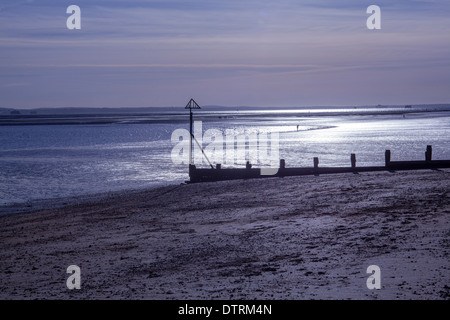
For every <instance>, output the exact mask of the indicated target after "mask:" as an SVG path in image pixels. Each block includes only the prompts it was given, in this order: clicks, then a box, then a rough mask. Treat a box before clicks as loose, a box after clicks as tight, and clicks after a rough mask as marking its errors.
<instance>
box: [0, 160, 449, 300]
mask: <svg viewBox="0 0 450 320" xmlns="http://www.w3.org/2000/svg"><path fill="white" fill-rule="evenodd" d="M449 191H450V170H449V169H443V170H418V171H409V172H368V173H360V174H351V173H350V174H333V175H322V176H303V177H285V178H267V179H258V180H251V179H250V180H238V181H223V182H214V183H201V184H187V185H186V184H183V185H174V186H168V187H163V188H157V189H151V190H141V191H128V192H122V193H114V194H105V195H97V196H95V197H89V198H84V199H83V198H79V199H77V200H76V201H75V202H74V201H72V203H70V204H67V205H61V202H60V203H59V205H58V206H52V205H51V204H48V205H47V207H46V208H45V206H42V205H41V206H40V207H36V206H28V207H24V208H21V210H22V211H25V212H22V213H15V214H8V215H4V216H0V239H1V240H0V261H1V267H0V299H164V300H165V299H183V300H184V299H205V300H211V299H233V300H234V299H269V300H285V299H289V300H302V299H420V300H422V299H423V300H435V299H450V262H449V252H450V220H449V217H450V216H449V214H450V195H449ZM55 203H56V202H55ZM18 211H20V210H18ZM70 265H77V266H79V267H80V268H81V289H80V290H76V289H74V290H69V289H68V288H67V286H66V280H67V278H68V277H69V276H70V275H69V274H68V273H66V269H67V267H68V266H70ZM370 265H377V266H379V267H380V270H381V289H372V290H371V289H368V288H367V285H366V281H367V278H368V277H369V276H370V274H368V273H366V270H367V267H368V266H370Z"/></svg>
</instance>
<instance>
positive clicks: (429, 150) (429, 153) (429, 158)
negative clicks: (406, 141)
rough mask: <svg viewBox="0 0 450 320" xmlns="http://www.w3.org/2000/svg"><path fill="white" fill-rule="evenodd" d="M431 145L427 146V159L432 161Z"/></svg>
mask: <svg viewBox="0 0 450 320" xmlns="http://www.w3.org/2000/svg"><path fill="white" fill-rule="evenodd" d="M431 152H432V150H431V146H429V145H428V146H427V151H426V152H425V161H431Z"/></svg>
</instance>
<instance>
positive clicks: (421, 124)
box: [0, 108, 450, 205]
mask: <svg viewBox="0 0 450 320" xmlns="http://www.w3.org/2000/svg"><path fill="white" fill-rule="evenodd" d="M361 110H363V112H356V113H355V110H354V109H350V108H347V109H330V110H328V109H324V110H321V112H318V111H317V110H313V111H311V110H302V111H301V112H297V111H293V110H286V111H284V112H283V111H281V110H272V111H271V110H264V111H256V110H252V111H246V112H236V111H228V112H217V111H215V112H210V113H208V112H205V111H203V112H202V113H201V114H198V115H196V118H195V119H196V120H201V121H202V132H203V133H206V132H207V131H208V130H209V129H215V130H216V131H215V132H216V133H221V135H222V136H223V137H224V139H225V133H226V132H227V130H228V131H230V130H231V131H232V132H233V133H234V134H238V135H241V136H247V137H250V138H252V137H253V138H254V137H255V135H256V137H258V138H259V137H262V135H261V134H268V133H272V132H277V133H278V137H279V150H278V157H279V158H280V159H285V161H286V166H287V167H299V166H312V162H313V157H319V161H320V164H319V165H322V166H349V165H350V154H351V153H355V154H356V158H357V165H358V166H368V165H383V164H384V151H385V150H386V149H390V150H391V154H392V160H422V159H424V152H425V150H426V146H427V145H432V146H433V159H450V144H449V142H450V134H449V133H450V112H448V111H439V110H437V112H417V113H407V114H405V115H404V114H403V113H402V112H401V111H402V110H400V109H389V110H388V109H385V110H375V109H370V110H369V109H364V108H363V109H361ZM367 110H369V111H370V112H365V111H367ZM183 111H184V110H183ZM392 111H396V112H392ZM418 111H423V110H418ZM438 111H439V112H438ZM183 118H185V122H183V121H181V122H180V119H181V120H183ZM62 119H64V116H62ZM188 121H189V116H188V115H186V116H180V115H176V116H175V115H171V114H170V113H167V114H162V115H158V117H153V118H152V121H147V122H146V121H141V122H139V121H136V118H133V121H127V116H126V115H123V119H122V121H117V122H114V123H106V124H60V125H58V124H53V125H48V124H43V125H14V126H9V125H3V126H0V168H1V170H0V205H3V204H10V203H13V202H26V201H30V200H34V199H45V198H55V197H68V196H74V195H82V194H92V193H99V192H106V191H118V190H123V189H134V188H142V187H152V186H160V185H166V184H178V183H182V182H184V181H185V180H187V179H188V178H189V177H188V172H187V165H186V164H175V163H174V161H173V159H172V155H171V154H172V150H173V148H174V147H175V145H176V143H174V142H172V141H171V136H172V133H173V132H174V131H175V130H176V129H185V130H188V129H189V123H188ZM197 124H198V123H197ZM297 126H298V128H297ZM210 132H211V131H210ZM252 134H253V135H252ZM268 137H269V139H270V138H272V139H273V138H274V137H275V136H274V135H268ZM250 140H251V139H250ZM207 145H208V143H206V142H204V143H203V147H205V146H207ZM225 147H226V145H225V140H224V150H225V149H226V148H225ZM219 155H220V154H219ZM224 157H225V153H224V154H223V157H220V156H219V157H218V158H215V157H214V154H210V158H212V159H216V162H220V163H222V164H225V160H226V158H224ZM200 158H201V156H200ZM218 159H223V160H224V161H220V160H218ZM246 160H247V159H246V158H244V157H242V158H239V159H236V160H235V162H234V163H231V164H229V166H234V167H239V166H243V165H245V161H246ZM277 161H278V159H277ZM175 162H176V161H175ZM195 164H196V165H197V166H204V167H208V166H209V164H208V163H207V162H206V161H204V162H203V163H202V164H199V163H198V162H196V163H195ZM213 165H215V163H214V162H213ZM258 165H265V163H258V162H256V163H255V166H258ZM223 166H224V165H223Z"/></svg>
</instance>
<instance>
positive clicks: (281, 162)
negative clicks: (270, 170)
mask: <svg viewBox="0 0 450 320" xmlns="http://www.w3.org/2000/svg"><path fill="white" fill-rule="evenodd" d="M284 168H286V162H285V161H284V159H280V169H284Z"/></svg>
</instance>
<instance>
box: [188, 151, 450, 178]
mask: <svg viewBox="0 0 450 320" xmlns="http://www.w3.org/2000/svg"><path fill="white" fill-rule="evenodd" d="M439 168H450V160H432V147H431V146H427V149H426V151H425V160H422V161H391V152H390V150H386V152H385V165H384V166H367V167H357V166H356V155H355V154H354V153H352V154H351V155H350V166H349V167H320V166H319V158H318V157H314V159H313V166H312V167H301V168H289V167H286V163H285V160H284V159H280V166H279V168H278V169H277V168H274V169H273V174H267V172H265V173H263V171H262V169H261V168H252V165H251V164H250V163H249V162H247V164H246V167H245V168H222V167H221V165H220V164H217V165H216V167H215V168H209V169H204V168H196V166H195V165H189V179H190V180H189V181H187V182H189V183H194V182H207V181H220V180H236V179H255V178H269V177H287V176H302V175H320V174H332V173H348V172H353V173H357V172H369V171H399V170H420V169H439Z"/></svg>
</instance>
